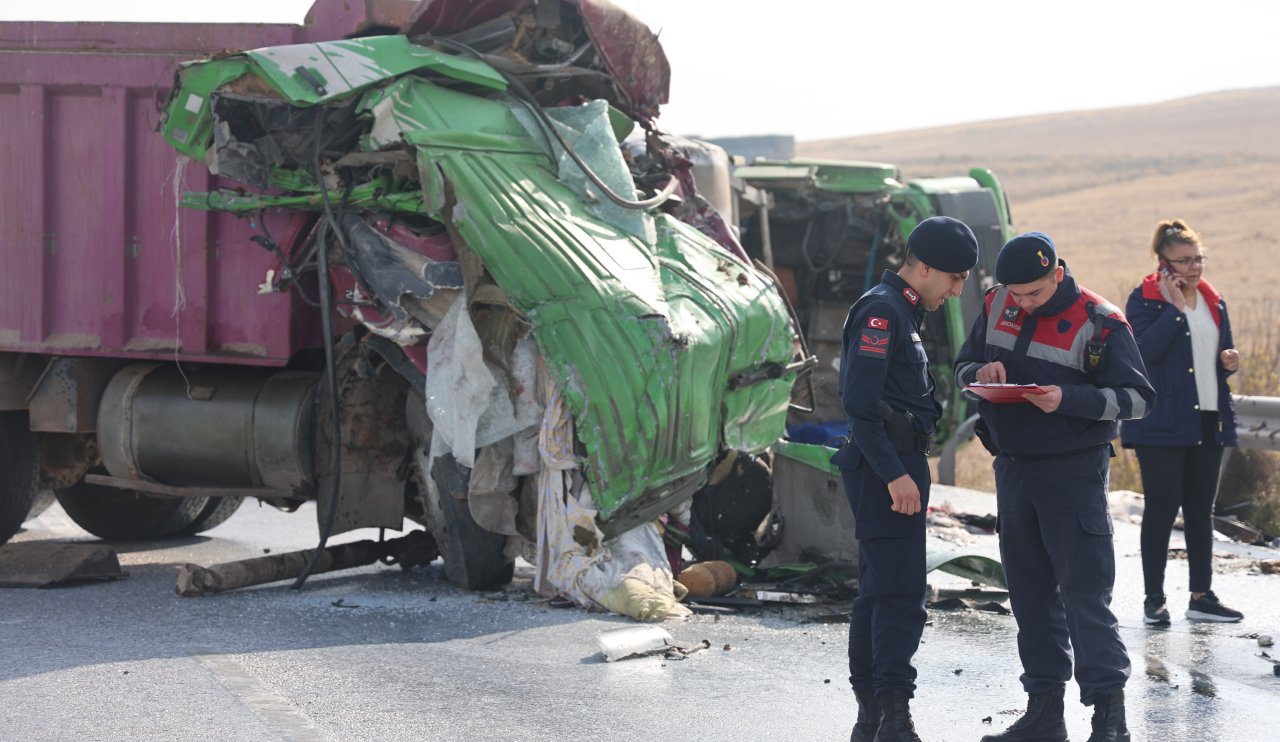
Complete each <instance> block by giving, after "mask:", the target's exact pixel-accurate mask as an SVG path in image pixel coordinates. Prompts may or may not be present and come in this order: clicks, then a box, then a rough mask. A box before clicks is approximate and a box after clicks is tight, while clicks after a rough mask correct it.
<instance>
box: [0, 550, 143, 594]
mask: <svg viewBox="0 0 1280 742" xmlns="http://www.w3.org/2000/svg"><path fill="white" fill-rule="evenodd" d="M126 576H127V573H126V572H124V571H123V570H121V569H120V560H119V559H118V558H117V557H116V551H115V549H113V548H111V547H110V546H107V545H105V544H64V543H57V542H51V541H24V542H20V543H15V544H6V545H5V546H3V547H0V587H53V586H55V585H73V584H77V583H84V582H95V581H98V580H115V579H119V578H121V577H126Z"/></svg>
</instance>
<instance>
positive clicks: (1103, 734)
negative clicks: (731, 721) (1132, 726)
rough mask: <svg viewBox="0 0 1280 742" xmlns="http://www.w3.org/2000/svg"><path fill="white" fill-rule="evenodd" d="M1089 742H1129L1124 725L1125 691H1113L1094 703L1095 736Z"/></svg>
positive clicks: (1126, 728)
mask: <svg viewBox="0 0 1280 742" xmlns="http://www.w3.org/2000/svg"><path fill="white" fill-rule="evenodd" d="M1089 742H1129V727H1127V726H1125V723H1124V690H1123V689H1120V690H1113V691H1111V692H1110V693H1108V694H1106V695H1105V696H1102V697H1100V698H1099V699H1098V700H1096V701H1094V702H1093V734H1090V735H1089Z"/></svg>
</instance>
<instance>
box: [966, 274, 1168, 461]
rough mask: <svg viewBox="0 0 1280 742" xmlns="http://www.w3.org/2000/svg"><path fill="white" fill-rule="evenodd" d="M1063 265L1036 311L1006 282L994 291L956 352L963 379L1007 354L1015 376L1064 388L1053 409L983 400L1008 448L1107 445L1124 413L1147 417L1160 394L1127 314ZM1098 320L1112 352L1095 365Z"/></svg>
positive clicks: (1054, 450)
mask: <svg viewBox="0 0 1280 742" xmlns="http://www.w3.org/2000/svg"><path fill="white" fill-rule="evenodd" d="M1059 265H1061V266H1062V268H1063V271H1064V276H1063V279H1062V282H1061V283H1059V284H1058V288H1057V290H1056V291H1055V292H1054V295H1053V297H1052V298H1050V299H1049V301H1048V302H1046V303H1045V304H1044V306H1042V307H1041V308H1040V309H1038V310H1036V311H1035V312H1034V313H1031V314H1028V313H1027V312H1025V311H1023V310H1022V309H1021V308H1020V307H1018V305H1017V303H1016V302H1015V301H1014V299H1013V297H1012V296H1011V295H1010V294H1009V291H1008V289H1007V288H1005V287H1004V286H997V287H995V288H994V289H992V290H991V291H989V292H988V293H987V298H986V303H985V306H984V309H983V312H982V314H981V315H979V317H978V318H977V320H976V321H975V322H974V325H973V329H972V331H971V332H970V333H969V337H968V339H967V340H966V341H965V344H964V346H963V347H962V348H961V349H960V354H959V356H958V357H957V358H956V364H955V368H956V380H957V381H958V382H959V383H960V384H962V385H965V384H970V383H972V382H974V381H975V380H976V378H977V372H978V369H979V368H981V367H982V366H983V365H985V364H987V363H990V362H993V361H1000V362H1001V363H1003V364H1004V367H1005V374H1006V381H1007V382H1008V383H1010V384H1040V385H1042V386H1043V385H1056V386H1059V387H1061V388H1062V402H1061V404H1060V405H1059V407H1058V409H1057V410H1056V411H1054V412H1052V413H1048V414H1046V413H1044V412H1041V411H1040V409H1039V408H1037V407H1035V406H1034V405H1032V404H1029V403H1028V404H1002V405H995V404H991V403H990V402H986V401H982V402H980V403H979V405H978V412H979V413H980V414H981V415H982V417H983V419H984V420H985V421H986V423H987V427H988V428H989V429H990V431H991V436H992V440H993V442H994V443H995V445H996V447H997V448H999V449H1000V451H1001V452H1003V453H1007V454H1015V455H1016V454H1024V455H1046V454H1061V453H1070V452H1073V451H1081V450H1084V449H1087V448H1093V447H1096V446H1101V445H1104V444H1106V443H1108V442H1109V441H1111V440H1112V439H1113V438H1115V437H1116V434H1117V432H1118V430H1119V425H1118V422H1117V421H1119V420H1126V419H1134V418H1141V417H1143V416H1144V415H1146V414H1147V412H1148V410H1149V409H1150V408H1151V405H1152V403H1153V402H1154V401H1155V397H1156V395H1155V391H1154V390H1153V389H1152V387H1151V384H1150V383H1149V382H1148V381H1147V378H1146V370H1145V368H1144V366H1143V363H1142V358H1141V356H1140V355H1139V353H1138V347H1137V343H1136V342H1135V340H1134V337H1133V333H1132V331H1131V330H1130V328H1129V325H1128V323H1127V322H1126V321H1125V318H1124V315H1123V314H1121V312H1120V310H1119V309H1117V308H1116V307H1115V306H1114V305H1112V304H1111V303H1110V302H1108V301H1107V300H1106V299H1103V298H1102V297H1101V296H1099V295H1097V294H1095V293H1093V292H1091V291H1088V290H1086V289H1083V288H1081V287H1079V286H1078V285H1077V284H1076V281H1075V278H1074V277H1073V276H1072V275H1071V271H1070V270H1069V269H1067V267H1066V264H1065V263H1063V262H1061V261H1059ZM1091 303H1092V304H1093V311H1092V313H1091V312H1090V309H1089V305H1090V304H1091ZM1095 323H1101V324H1102V340H1103V342H1104V343H1105V347H1106V354H1105V359H1104V361H1103V363H1102V366H1101V368H1100V369H1099V370H1097V371H1095V372H1092V373H1091V372H1090V371H1089V370H1087V368H1086V359H1085V356H1086V353H1085V351H1086V347H1087V345H1088V343H1089V341H1090V340H1091V339H1092V338H1093V336H1094V329H1095Z"/></svg>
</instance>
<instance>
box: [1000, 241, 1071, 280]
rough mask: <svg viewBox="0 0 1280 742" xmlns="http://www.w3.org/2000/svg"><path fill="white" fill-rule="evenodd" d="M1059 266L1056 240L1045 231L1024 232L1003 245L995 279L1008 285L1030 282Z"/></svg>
mask: <svg viewBox="0 0 1280 742" xmlns="http://www.w3.org/2000/svg"><path fill="white" fill-rule="evenodd" d="M1056 267H1058V253H1057V250H1055V249H1054V247H1053V240H1052V239H1051V238H1050V237H1049V235H1047V234H1045V233H1044V232H1025V233H1023V234H1020V235H1018V236H1017V237H1014V238H1013V239H1011V240H1009V241H1008V242H1006V243H1005V245H1004V247H1002V248H1000V254H999V255H997V256H996V280H997V281H999V282H1000V283H1003V284H1004V285H1006V286H1009V285H1015V286H1016V285H1018V284H1022V283H1031V282H1032V281H1038V280H1040V279H1041V278H1044V277H1045V276H1047V275H1049V272H1050V271H1052V270H1053V269H1054V268H1056Z"/></svg>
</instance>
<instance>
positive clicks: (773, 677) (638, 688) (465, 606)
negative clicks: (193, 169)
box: [0, 487, 1280, 742]
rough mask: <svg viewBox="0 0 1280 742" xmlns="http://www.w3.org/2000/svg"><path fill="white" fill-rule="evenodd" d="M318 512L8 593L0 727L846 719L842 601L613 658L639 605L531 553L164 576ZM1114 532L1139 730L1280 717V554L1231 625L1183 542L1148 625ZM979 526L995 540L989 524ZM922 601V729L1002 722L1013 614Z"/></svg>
mask: <svg viewBox="0 0 1280 742" xmlns="http://www.w3.org/2000/svg"><path fill="white" fill-rule="evenodd" d="M947 499H952V500H953V501H954V502H955V503H956V504H957V508H958V509H960V510H967V511H969V512H978V511H980V510H984V507H985V511H991V510H993V509H994V497H992V496H991V495H985V494H979V493H967V492H962V491H955V492H948V491H947V488H941V487H939V488H937V491H936V492H935V495H934V502H935V503H940V502H943V501H945V500H947ZM988 503H989V504H988ZM315 530H316V529H315V525H314V515H313V511H311V510H310V509H309V508H306V509H304V511H303V512H301V513H298V514H294V515H285V514H282V513H278V512H276V511H274V510H271V509H270V508H265V507H263V508H259V507H257V506H255V505H246V506H245V507H244V508H242V510H241V511H240V512H239V513H237V514H236V515H235V516H234V517H233V518H231V519H230V520H229V521H228V522H227V523H225V524H224V525H222V526H220V527H218V528H216V529H214V530H212V531H210V532H209V533H207V534H205V535H204V536H203V537H200V538H193V539H187V540H184V541H181V542H177V543H167V544H163V545H156V544H121V545H119V546H118V551H119V552H120V559H121V562H122V564H123V565H124V567H125V569H126V570H127V571H128V572H129V573H130V577H129V578H128V579H126V580H122V581H119V582H111V583H102V584H92V585H81V586H76V587H68V588H56V589H47V590H29V589H27V590H20V589H9V590H2V591H0V637H2V639H0V641H3V645H2V646H0V740H64V739H65V740H72V739H74V740H115V739H132V740H227V739H236V740H357V739H380V740H478V739H482V740H489V739H494V740H497V739H519V740H563V739H581V740H651V739H654V738H660V739H672V740H843V739H847V738H848V734H849V728H850V726H851V725H852V722H853V717H854V713H855V712H854V705H853V697H852V693H851V692H850V691H849V689H848V685H847V681H846V676H847V668H846V666H845V652H844V645H845V641H846V635H847V630H846V627H845V626H842V625H840V624H830V623H814V622H809V621H806V620H805V618H806V617H807V616H811V615H812V614H813V613H815V612H831V611H840V610H844V609H845V607H844V606H828V607H826V608H821V609H808V608H806V609H804V610H803V611H802V610H800V609H796V608H770V609H766V610H762V611H759V612H756V613H751V614H739V615H735V616H722V617H719V618H717V617H714V616H695V617H694V618H692V619H689V620H686V621H671V622H667V623H666V624H664V626H665V627H666V628H667V629H668V630H669V631H670V632H671V633H672V634H673V635H674V636H675V638H676V639H677V640H678V641H681V642H685V643H689V644H692V643H694V642H697V641H700V640H702V639H706V640H708V641H709V642H710V643H711V649H710V650H706V651H703V652H700V653H698V654H695V655H693V656H691V657H689V658H687V659H685V660H682V661H671V660H664V659H662V658H659V657H647V658H641V659H633V660H626V661H622V662H617V663H605V662H604V661H603V660H602V658H601V656H600V654H599V651H598V649H597V647H596V645H595V642H594V636H595V634H596V633H598V632H600V631H602V630H606V629H610V628H617V627H622V626H629V625H634V624H632V623H631V622H630V621H627V620H624V619H620V618H617V617H612V616H607V615H604V614H598V613H588V612H586V611H583V610H581V609H577V608H569V609H557V608H551V607H549V606H548V605H547V604H546V603H545V602H542V601H539V600H538V599H537V597H536V596H534V595H533V594H532V593H531V592H529V590H528V579H529V571H528V569H527V568H526V569H524V570H521V571H520V572H518V574H517V582H516V583H515V585H513V587H512V589H510V590H508V591H504V592H502V593H497V594H476V593H468V592H465V591H462V590H459V589H456V588H454V587H452V586H451V585H449V584H448V583H447V582H446V581H445V580H444V577H443V573H442V569H441V567H440V565H439V563H437V564H435V565H433V566H432V567H430V568H427V569H419V570H415V571H412V572H409V573H403V572H401V571H400V570H399V569H398V568H395V567H386V566H382V565H375V566H372V567H366V568H360V569H357V570H351V571H348V572H342V573H337V574H334V575H320V576H317V577H313V578H312V580H311V581H310V582H309V583H308V584H307V586H306V588H304V589H303V590H302V591H301V592H294V591H291V590H288V589H286V587H283V586H282V585H283V584H284V583H281V584H277V585H272V586H266V587H262V588H255V589H250V590H244V591H239V592H235V593H227V594H223V595H217V596H211V597H204V598H178V597H176V596H175V595H174V594H173V578H174V571H175V570H174V567H175V566H176V565H178V564H181V563H184V562H188V561H191V562H196V563H200V564H210V563H214V562H220V561H227V560H232V559H238V558H244V557H250V556H258V555H261V554H262V553H263V550H264V549H270V550H271V551H272V552H273V553H278V552H281V551H286V550H290V549H298V548H309V547H311V546H314V541H315V538H316V536H315ZM1179 535H1180V534H1177V533H1175V537H1174V538H1175V541H1177V540H1178V538H1179ZM368 537H370V534H369V533H368V532H362V533H356V534H349V535H346V536H344V537H342V538H339V539H336V540H339V541H341V540H354V539H359V538H368ZM46 539H60V540H77V541H91V540H92V539H91V537H89V536H87V535H86V534H84V532H82V531H80V530H79V529H78V528H77V527H76V526H75V525H74V524H72V523H71V522H70V521H69V520H68V519H67V518H66V516H65V515H64V514H63V513H62V511H61V510H60V509H59V508H57V507H56V506H55V507H54V508H52V509H51V510H49V511H48V512H47V513H45V514H44V515H43V516H41V517H40V518H39V519H37V520H35V521H32V522H31V523H28V524H27V530H26V531H24V532H23V533H21V534H19V536H18V537H17V540H21V541H31V540H46ZM1116 539H1117V556H1118V564H1119V579H1118V584H1117V591H1116V602H1115V605H1114V607H1115V609H1116V613H1117V615H1118V617H1119V620H1120V624H1121V633H1122V636H1123V637H1124V640H1125V643H1126V645H1127V646H1128V648H1129V652H1130V656H1131V659H1132V661H1133V676H1132V678H1131V680H1130V683H1129V686H1128V688H1127V695H1128V700H1129V704H1128V711H1129V727H1130V729H1131V730H1132V731H1133V734H1134V739H1135V740H1160V742H1179V741H1181V740H1187V741H1189V742H1206V741H1213V740H1222V741H1224V742H1236V741H1239V742H1252V741H1254V740H1271V739H1280V677H1275V676H1274V675H1273V674H1272V671H1271V666H1270V665H1269V664H1268V663H1266V662H1265V661H1264V660H1261V659H1258V658H1257V657H1256V655H1257V654H1258V653H1259V652H1260V651H1263V650H1262V649H1261V648H1260V647H1259V646H1258V644H1257V641H1256V639H1255V638H1252V637H1251V636H1250V635H1251V634H1270V635H1272V636H1275V637H1276V638H1277V639H1280V575H1260V574H1257V573H1256V570H1252V569H1251V568H1250V567H1251V565H1254V564H1255V563H1256V562H1255V559H1256V558H1257V557H1259V556H1261V557H1263V558H1280V553H1276V552H1275V551H1274V550H1272V551H1270V552H1269V553H1268V552H1265V551H1258V550H1254V551H1252V552H1251V553H1250V555H1246V556H1239V557H1233V556H1229V555H1226V554H1223V555H1222V556H1220V557H1219V559H1218V565H1219V570H1218V573H1217V574H1216V575H1215V585H1214V587H1215V590H1216V591H1217V593H1218V594H1219V596H1221V597H1222V599H1223V601H1224V602H1226V603H1227V604H1229V605H1231V606H1233V607H1236V608H1238V609H1240V610H1242V611H1244V613H1245V614H1246V617H1245V620H1244V622H1243V623H1241V624H1192V623H1189V622H1187V621H1186V620H1185V619H1183V618H1182V617H1181V613H1182V609H1183V607H1184V606H1185V601H1186V591H1185V580H1186V569H1185V563H1179V562H1176V561H1175V562H1174V563H1173V564H1171V565H1170V568H1169V572H1168V577H1167V580H1168V584H1167V591H1168V593H1169V598H1170V603H1169V605H1170V610H1171V612H1173V614H1174V621H1173V624H1172V625H1171V626H1170V627H1168V628H1167V629H1164V630H1155V631H1153V630H1148V629H1146V628H1144V627H1143V624H1142V612H1141V611H1142V590H1141V567H1140V562H1139V559H1138V546H1137V544H1138V528H1137V526H1135V525H1133V524H1131V523H1127V522H1123V521H1118V522H1117V524H1116ZM1175 545H1176V544H1175ZM975 546H976V548H979V549H987V550H990V549H993V548H994V539H993V538H992V537H976V539H975ZM1229 547H1230V545H1223V547H1222V548H1223V549H1227V548H1229ZM1236 550H1237V551H1247V550H1242V549H1236ZM930 577H931V582H932V583H934V584H935V585H939V586H942V587H948V586H950V587H963V586H964V583H961V582H959V581H958V580H956V578H951V577H949V576H946V575H940V574H938V573H933V574H931V575H930ZM339 601H340V602H339ZM930 621H931V623H930V625H929V626H928V627H927V628H926V630H925V635H924V644H923V645H922V647H921V649H920V652H919V654H918V655H917V662H916V664H917V667H919V668H920V689H919V690H918V691H917V697H916V700H915V701H914V703H913V709H914V712H915V718H916V722H917V727H918V729H919V731H920V734H921V736H922V737H923V738H924V739H925V740H935V741H936V740H977V739H978V738H979V737H980V736H981V735H983V734H987V733H990V732H992V731H993V730H997V731H998V730H1000V729H1003V728H1004V727H1005V726H1007V725H1008V724H1009V723H1011V722H1012V721H1013V720H1014V719H1015V718H1017V714H1018V712H1019V711H1020V710H1021V708H1022V707H1023V705H1024V703H1025V696H1024V695H1023V694H1022V691H1021V687H1020V686H1019V684H1018V679H1017V678H1018V673H1019V672H1020V669H1019V667H1018V662H1017V652H1016V643H1015V627H1014V622H1013V618H1012V616H1001V615H997V614H991V613H982V612H968V613H955V612H943V611H930ZM1268 651H1271V653H1272V654H1277V655H1280V652H1277V651H1276V650H1275V649H1274V648H1273V649H1272V650H1268ZM1076 697H1077V689H1076V688H1075V686H1074V685H1071V686H1069V688H1068V698H1069V699H1075V698H1076ZM988 717H989V718H990V719H991V721H990V722H986V721H984V719H986V718H988ZM1067 718H1068V729H1069V730H1070V733H1071V738H1072V739H1074V740H1084V739H1085V738H1087V737H1088V719H1089V709H1086V708H1084V707H1083V706H1080V705H1079V704H1078V703H1069V704H1068V708H1067Z"/></svg>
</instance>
